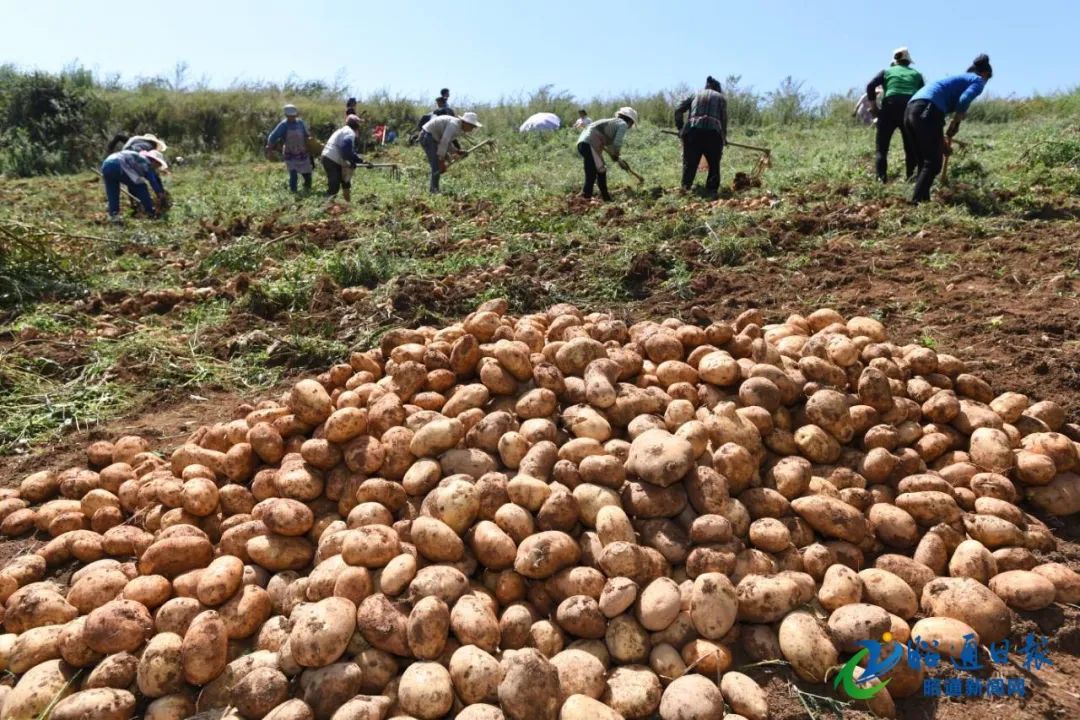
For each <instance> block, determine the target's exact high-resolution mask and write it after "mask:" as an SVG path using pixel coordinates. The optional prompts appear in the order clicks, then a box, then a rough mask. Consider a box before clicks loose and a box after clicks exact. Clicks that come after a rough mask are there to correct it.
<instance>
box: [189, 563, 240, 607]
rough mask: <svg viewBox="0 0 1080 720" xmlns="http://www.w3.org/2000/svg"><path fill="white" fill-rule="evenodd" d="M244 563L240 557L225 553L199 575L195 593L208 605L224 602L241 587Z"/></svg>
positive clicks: (214, 605)
mask: <svg viewBox="0 0 1080 720" xmlns="http://www.w3.org/2000/svg"><path fill="white" fill-rule="evenodd" d="M243 575H244V563H243V561H242V560H241V559H240V558H238V557H233V556H231V555H223V556H221V557H219V558H217V559H215V560H214V561H213V562H211V563H210V566H209V567H208V568H207V569H206V570H205V571H203V572H202V573H201V574H200V575H199V579H198V587H197V588H196V590H195V595H196V597H197V598H198V600H199V602H201V603H202V604H203V605H206V606H207V607H217V606H218V605H222V604H224V603H225V602H226V601H227V600H229V598H231V597H232V596H233V595H235V594H236V592H237V590H239V589H240V583H241V580H242V579H243Z"/></svg>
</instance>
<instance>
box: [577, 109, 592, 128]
mask: <svg viewBox="0 0 1080 720" xmlns="http://www.w3.org/2000/svg"><path fill="white" fill-rule="evenodd" d="M577 114H578V119H577V120H575V121H574V129H575V130H584V129H585V128H587V127H589V126H590V125H592V118H590V117H589V113H588V112H586V111H585V109H584V108H582V109H581V110H578V111H577Z"/></svg>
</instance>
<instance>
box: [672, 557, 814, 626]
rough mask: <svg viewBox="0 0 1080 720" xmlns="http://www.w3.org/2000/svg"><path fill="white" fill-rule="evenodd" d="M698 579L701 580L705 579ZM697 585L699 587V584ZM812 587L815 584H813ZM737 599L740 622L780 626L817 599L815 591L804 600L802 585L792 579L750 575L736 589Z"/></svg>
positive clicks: (778, 576)
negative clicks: (788, 616) (787, 615)
mask: <svg viewBox="0 0 1080 720" xmlns="http://www.w3.org/2000/svg"><path fill="white" fill-rule="evenodd" d="M698 577H699V579H700V577H701V576H698ZM807 577H809V576H807ZM694 583H695V587H696V584H697V580H695V581H694ZM812 584H813V581H812V580H811V585H812ZM735 597H736V599H737V601H738V618H739V619H740V620H742V621H744V622H755V623H766V622H776V621H777V620H779V619H780V618H782V617H783V616H784V615H786V614H787V613H788V612H790V611H791V610H792V609H794V608H795V607H797V606H799V605H802V604H803V603H804V602H806V601H807V600H809V599H810V597H813V591H812V590H811V591H810V595H809V596H808V597H803V596H802V591H801V590H800V587H799V584H798V583H797V582H796V581H795V580H794V579H793V578H791V577H787V576H783V575H774V576H771V577H765V576H763V575H756V574H753V573H750V574H747V575H745V576H744V577H743V578H742V579H740V580H739V584H738V586H737V587H736V588H735ZM691 607H692V605H691ZM699 631H700V628H699ZM702 635H704V636H705V637H707V638H709V639H716V638H718V637H719V636H717V635H706V634H705V633H702Z"/></svg>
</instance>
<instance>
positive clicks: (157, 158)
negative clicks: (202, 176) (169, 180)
mask: <svg viewBox="0 0 1080 720" xmlns="http://www.w3.org/2000/svg"><path fill="white" fill-rule="evenodd" d="M168 169H169V164H168V163H167V162H165V156H164V155H162V154H161V151H160V150H143V151H142V152H136V151H135V150H121V151H120V152H115V153H113V154H112V155H110V156H109V157H107V158H105V162H103V163H101V177H102V178H103V179H104V180H105V198H106V200H107V201H108V203H109V219H110V220H112V221H113V222H116V223H118V222H120V186H121V185H123V186H124V187H126V188H127V189H128V192H130V193H131V194H132V195H134V196H135V197H136V199H138V201H139V203H140V204H141V205H142V208H143V210H144V211H145V212H146V214H147V215H148V216H149V217H158V215H159V213H158V209H157V208H156V207H155V206H154V201H153V200H151V199H150V192H149V191H148V190H147V189H146V186H147V185H149V186H150V187H152V188H153V189H154V193H155V194H156V195H157V197H158V204H159V205H160V206H161V207H165V206H167V205H168V194H167V193H166V192H165V187H164V186H163V185H162V184H161V178H160V177H158V171H164V170H168Z"/></svg>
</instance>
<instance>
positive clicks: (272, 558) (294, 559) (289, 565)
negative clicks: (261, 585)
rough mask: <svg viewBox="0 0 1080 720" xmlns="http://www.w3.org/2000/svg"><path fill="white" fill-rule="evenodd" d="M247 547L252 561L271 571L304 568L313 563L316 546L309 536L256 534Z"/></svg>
mask: <svg viewBox="0 0 1080 720" xmlns="http://www.w3.org/2000/svg"><path fill="white" fill-rule="evenodd" d="M350 532H356V531H350ZM245 547H246V549H247V554H248V555H249V556H250V557H251V560H252V562H255V563H257V564H258V565H260V566H262V567H264V568H266V569H267V570H269V571H270V572H281V571H283V570H302V569H304V568H306V567H307V566H308V565H309V564H310V563H311V559H312V557H313V556H314V554H315V548H313V547H312V546H311V543H310V542H309V541H308V540H307V538H303V537H289V536H287V535H256V536H255V537H253V538H251V539H250V540H248V541H247V544H246V546H245Z"/></svg>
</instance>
